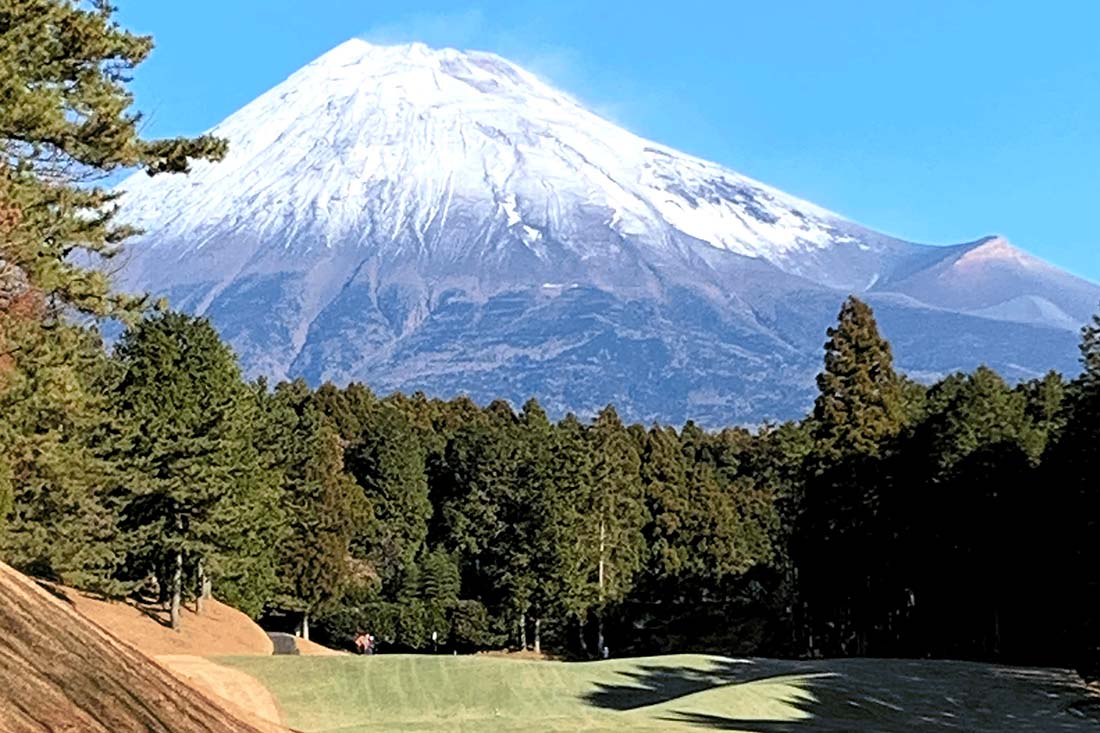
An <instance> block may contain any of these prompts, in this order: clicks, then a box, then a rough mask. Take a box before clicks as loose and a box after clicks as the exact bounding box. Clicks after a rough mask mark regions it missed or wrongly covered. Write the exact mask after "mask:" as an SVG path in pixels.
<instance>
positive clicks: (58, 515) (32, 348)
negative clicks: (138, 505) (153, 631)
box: [0, 321, 124, 595]
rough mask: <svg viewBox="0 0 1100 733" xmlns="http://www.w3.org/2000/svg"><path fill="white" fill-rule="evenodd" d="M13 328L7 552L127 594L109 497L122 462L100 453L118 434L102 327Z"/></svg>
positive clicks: (29, 567) (5, 418)
mask: <svg viewBox="0 0 1100 733" xmlns="http://www.w3.org/2000/svg"><path fill="white" fill-rule="evenodd" d="M14 325H16V327H17V328H18V331H19V334H18V340H19V343H20V344H21V347H20V352H19V368H18V369H12V370H10V371H9V372H8V373H7V374H6V375H5V385H4V386H3V388H2V389H0V419H2V421H0V454H2V455H3V459H2V460H3V461H4V463H6V464H7V465H8V466H9V468H8V469H7V470H8V471H9V473H8V474H7V475H8V480H9V481H10V482H11V483H10V484H8V486H10V490H11V492H12V493H11V499H12V500H13V501H12V505H11V506H10V507H9V508H13V511H12V512H11V514H10V516H8V522H7V528H6V531H0V553H2V555H3V557H4V559H5V560H6V561H7V562H9V563H10V564H12V565H13V566H15V567H18V568H20V569H22V570H25V571H27V572H32V573H34V574H37V575H42V576H49V577H54V578H57V579H60V580H63V581H64V582H66V583H68V584H70V585H74V586H77V587H80V588H85V589H89V590H95V591H98V592H101V593H106V594H110V595H114V594H117V593H120V592H122V591H123V590H124V587H123V586H122V585H120V584H118V583H116V582H115V581H114V578H113V576H114V573H115V570H116V569H117V566H118V564H119V562H120V561H121V557H120V556H119V546H118V539H119V538H118V528H117V516H116V512H115V507H114V506H113V500H112V497H110V496H109V494H108V491H109V489H110V487H111V485H112V483H111V482H112V476H113V467H112V466H111V464H110V462H109V461H107V460H106V459H105V457H104V455H103V454H102V452H101V450H100V445H101V444H102V442H103V440H104V439H105V437H107V435H108V433H109V421H108V418H107V413H106V407H107V403H106V394H107V393H108V391H109V389H110V379H111V377H110V374H109V370H108V365H107V363H106V361H107V360H106V355H105V354H104V352H103V348H102V345H101V344H100V342H99V338H98V334H96V333H95V332H94V331H90V330H87V329H84V328H79V327H76V326H70V325H62V324H58V325H55V326H53V327H50V328H46V327H44V326H43V325H42V324H41V323H38V322H35V321H22V322H19V323H17V324H14ZM0 470H2V469H0ZM16 477H18V481H15V478H16ZM3 481H4V477H3V476H0V483H2V482H3ZM0 488H2V487H0ZM0 500H2V497H0ZM5 514H6V512H5ZM0 524H2V522H0Z"/></svg>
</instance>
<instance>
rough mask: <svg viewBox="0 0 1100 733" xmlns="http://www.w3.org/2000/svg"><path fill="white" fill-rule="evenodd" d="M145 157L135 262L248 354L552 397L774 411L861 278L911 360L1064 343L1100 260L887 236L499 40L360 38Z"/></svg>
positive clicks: (135, 273) (695, 410)
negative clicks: (626, 119) (180, 144)
mask: <svg viewBox="0 0 1100 733" xmlns="http://www.w3.org/2000/svg"><path fill="white" fill-rule="evenodd" d="M212 132H213V133H214V134H216V135H219V136H222V137H225V138H227V139H228V140H229V142H230V149H229V154H228V155H227V157H226V159H225V160H224V161H222V162H220V163H216V164H209V163H198V164H196V166H195V169H194V171H193V172H192V173H191V174H190V175H188V176H160V177H156V178H149V177H147V176H145V175H144V174H139V175H135V176H133V177H131V178H130V179H128V180H126V181H124V182H123V183H122V184H121V186H120V188H121V189H122V190H123V191H124V192H125V194H124V196H123V198H122V206H123V219H124V220H125V221H127V222H128V223H132V224H135V225H136V226H139V227H141V228H143V229H144V230H145V234H144V235H142V236H141V237H139V238H137V239H136V240H135V241H134V243H133V244H132V245H131V247H130V252H129V258H128V262H127V265H126V269H125V272H124V275H123V280H124V282H123V283H122V284H123V285H124V286H128V287H137V288H142V289H148V290H150V291H152V292H155V293H158V294H162V295H167V296H168V297H169V298H170V300H171V301H172V303H173V305H175V306H176V307H180V308H183V309H185V310H189V311H192V312H196V313H203V314H206V315H208V316H209V317H210V318H211V319H212V320H213V322H214V323H215V325H217V326H218V327H219V328H220V329H221V331H222V333H223V335H224V336H225V337H226V338H227V339H228V340H229V341H230V342H231V343H232V344H233V346H234V347H235V348H236V349H237V351H238V353H239V354H240V355H241V358H242V361H243V363H244V365H245V367H246V370H247V371H248V372H249V373H250V374H253V375H256V374H266V375H268V376H270V377H273V378H284V377H294V376H304V377H306V378H307V379H309V380H310V381H313V382H317V381H320V380H324V379H332V380H334V381H337V382H346V381H349V380H352V379H359V380H363V381H365V382H367V383H368V384H370V385H371V386H373V387H375V388H377V389H380V390H383V391H385V390H388V389H397V388H400V389H403V390H414V389H423V390H425V391H426V392H429V393H430V394H437V395H440V396H449V395H452V394H455V393H458V392H466V393H469V394H470V395H471V396H473V397H474V398H476V399H482V400H484V399H489V398H492V397H498V396H500V397H505V398H509V399H512V400H513V401H522V400H523V399H524V398H526V397H527V396H530V395H537V396H538V397H539V398H540V399H541V400H542V401H543V402H544V403H545V404H546V405H547V407H548V409H550V410H551V411H552V412H557V413H560V412H563V411H566V410H574V411H578V412H581V413H590V412H592V411H594V410H595V409H598V407H600V406H602V405H603V404H604V403H607V402H609V401H613V402H615V403H616V404H617V405H618V406H620V408H621V409H622V411H623V412H624V414H626V415H627V416H629V417H631V418H636V419H661V420H671V421H679V420H682V419H684V418H687V417H694V418H697V419H700V420H701V421H703V422H706V423H720V422H752V421H758V420H761V419H766V418H783V417H791V416H794V415H796V414H798V413H799V412H801V411H802V410H803V409H804V408H805V407H806V406H807V405H808V403H809V401H810V399H811V395H812V390H813V379H812V378H813V375H814V373H815V371H816V370H817V365H818V363H819V350H820V344H821V342H822V339H823V333H824V329H825V327H826V325H827V324H828V323H829V322H830V321H831V320H832V318H833V317H834V316H835V312H836V310H837V308H838V307H839V304H840V301H841V300H842V299H843V297H844V296H845V295H847V294H848V293H850V292H855V293H859V294H861V295H862V296H863V297H866V298H868V299H870V300H871V301H872V302H873V303H874V304H875V306H876V308H877V309H878V311H879V313H880V320H881V321H882V322H883V325H884V330H885V331H886V335H887V336H888V337H889V338H891V339H892V340H893V341H894V342H895V343H896V346H897V348H896V351H897V358H898V361H899V363H900V366H901V367H902V368H907V369H908V370H910V371H911V372H913V373H915V374H916V375H918V376H928V377H931V376H934V375H938V374H942V373H944V372H946V371H950V370H954V369H960V368H971V367H973V366H975V365H976V364H978V363H982V362H984V363H989V364H991V365H993V366H995V367H997V368H999V369H1001V370H1003V371H1005V372H1006V373H1008V374H1009V375H1011V376H1017V377H1025V376H1030V375H1034V374H1038V373H1041V372H1042V371H1045V370H1046V369H1049V368H1052V367H1061V368H1072V364H1073V357H1074V347H1073V344H1074V339H1075V329H1076V328H1077V327H1078V325H1079V324H1080V323H1082V322H1083V321H1084V320H1085V318H1086V317H1087V315H1088V314H1089V312H1090V310H1091V308H1092V307H1093V306H1094V305H1095V303H1096V302H1097V301H1100V287H1097V286H1095V285H1093V284H1091V283H1088V282H1086V281H1083V280H1080V279H1078V278H1075V277H1073V276H1072V275H1069V274H1067V273H1064V272H1061V271H1059V270H1057V269H1055V268H1052V267H1050V266H1049V265H1046V264H1045V263H1042V262H1040V261H1038V260H1036V259H1034V258H1032V257H1030V256H1028V255H1026V254H1025V253H1023V252H1021V251H1020V250H1017V249H1015V248H1013V247H1012V246H1011V245H1010V244H1008V243H1007V242H1005V241H1004V240H1003V239H1001V238H997V237H992V238H987V239H984V240H980V241H978V242H972V243H969V244H962V245H957V246H953V247H930V246H924V245H917V244H911V243H908V242H903V241H900V240H897V239H894V238H891V237H887V236H885V235H882V234H878V233H876V232H873V231H870V230H868V229H866V228H864V227H861V226H859V225H856V224H854V223H852V222H849V221H847V220H845V219H843V218H841V217H839V216H837V215H836V214H833V213H830V212H828V211H825V210H823V209H821V208H819V207H817V206H814V205H813V204H810V203H808V202H806V201H802V200H799V199H797V198H795V197H793V196H789V195H787V194H785V193H782V192H780V191H777V190H775V189H773V188H770V187H768V186H766V185H764V184H762V183H759V182H757V181H754V180H752V179H750V178H747V177H745V176H742V175H740V174H738V173H735V172H733V171H731V170H729V169H727V168H724V167H722V166H719V165H716V164H714V163H709V162H707V161H704V160H700V159H698V158H694V157H691V156H688V155H685V154H683V153H680V152H677V151H675V150H673V149H671V148H668V147H665V146H663V145H659V144H657V143H654V142H650V141H648V140H645V139H642V138H640V137H638V136H636V135H633V134H631V133H629V132H627V131H625V130H623V129H621V128H619V127H617V126H615V125H613V124H612V123H610V122H608V121H606V120H604V119H602V118H600V117H599V116H597V115H595V114H592V113H591V112H589V111H587V110H586V109H584V108H583V107H582V106H581V105H580V104H578V103H577V102H576V101H575V100H573V99H572V98H570V97H569V96H568V95H566V94H563V93H562V92H559V91H557V90H555V89H553V88H552V87H550V86H548V85H547V84H545V83H544V82H542V81H541V80H539V79H538V78H536V77H535V76H533V75H531V74H529V73H528V72H526V71H524V70H523V69H521V68H519V67H518V66H516V65H515V64H512V63H510V62H509V61H506V60H505V59H502V58H500V57H499V56H495V55H493V54H488V53H480V52H464V51H456V50H454V49H441V50H433V49H430V48H428V47H426V46H424V45H422V44H412V45H406V46H375V45H371V44H368V43H366V42H364V41H359V40H352V41H348V42H347V43H344V44H342V45H340V46H338V47H337V48H335V49H333V50H332V51H330V52H328V53H326V54H325V55H323V56H321V57H320V58H318V59H317V60H316V61H314V62H312V63H311V64H309V65H307V66H305V67H304V68H302V69H301V70H299V71H298V72H296V73H294V74H293V75H291V76H290V77H289V78H288V79H287V80H286V81H284V82H283V83H281V84H279V85H278V86H276V87H275V88H273V89H271V90H270V91H268V92H267V93H265V94H263V95H262V96H260V97H259V98H257V99H256V100H255V101H253V102H251V103H250V104H248V105H246V106H245V107H244V108H242V109H241V110H240V111H238V112H236V113H235V114H233V115H231V116H230V117H229V118H228V119H226V120H225V121H224V122H222V123H221V124H219V125H218V126H216V127H215V128H214V129H213V130H212Z"/></svg>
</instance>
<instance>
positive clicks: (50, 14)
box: [0, 0, 225, 315]
mask: <svg viewBox="0 0 1100 733" xmlns="http://www.w3.org/2000/svg"><path fill="white" fill-rule="evenodd" d="M113 13H114V10H113V8H111V6H110V4H109V3H108V2H107V1H106V0H96V1H94V2H87V3H84V2H70V1H68V0H2V2H0V99H3V100H4V104H3V105H2V106H0V149H2V150H3V154H2V157H0V210H11V209H14V210H15V211H17V212H18V216H16V217H14V223H12V222H11V221H10V219H11V217H9V226H8V233H7V236H5V237H3V238H2V239H0V293H2V292H3V290H4V286H3V285H2V283H4V282H7V283H9V284H10V283H12V282H15V281H22V282H23V283H24V286H23V289H25V290H29V291H31V292H32V293H36V294H37V296H38V297H39V298H41V300H42V302H44V303H47V304H48V305H50V306H51V307H53V308H60V307H72V308H77V309H80V310H83V311H87V312H90V313H95V314H100V315H105V314H118V315H124V314H126V313H132V312H133V310H134V308H135V307H137V306H138V305H139V304H140V301H138V300H135V299H131V298H124V297H121V296H117V295H112V294H111V293H110V292H109V281H108V277H107V276H106V274H105V273H104V272H103V271H101V270H94V269H90V268H89V267H88V266H87V263H88V262H89V260H90V259H91V258H89V257H74V256H73V254H74V253H75V252H81V251H82V252H84V253H87V254H89V255H93V256H95V257H101V258H109V257H111V256H113V255H115V254H116V253H117V252H118V251H119V245H120V243H121V242H122V240H123V239H124V238H125V237H126V236H127V235H128V234H130V233H131V230H130V229H128V228H127V227H124V226H120V225H117V224H116V223H115V222H114V207H113V206H112V203H113V201H114V199H115V194H113V193H111V192H110V191H109V190H108V189H106V188H104V187H103V186H101V185H97V182H98V181H100V180H102V179H103V178H104V177H105V175H106V174H109V173H111V172H112V171H116V170H120V169H125V168H132V167H143V168H145V169H146V170H148V171H149V172H150V174H153V173H163V172H183V171H186V170H187V169H188V165H189V161H190V160H191V159H192V158H196V157H204V158H218V157H220V156H221V155H222V154H224V151H225V144H224V143H223V142H221V141H219V140H216V139H214V138H210V137H201V138H197V139H193V140H188V139H184V138H176V139H170V140H153V141H147V140H142V139H141V138H140V137H139V134H138V128H139V125H140V121H141V117H140V115H138V114H135V113H133V112H130V111H129V108H130V105H131V103H132V97H131V95H130V93H129V91H128V90H127V87H126V85H127V83H128V82H129V80H130V75H131V73H132V71H133V69H134V67H136V66H137V65H138V64H140V63H141V62H142V61H143V60H144V59H145V57H146V56H147V55H148V54H149V51H150V50H151V49H152V41H151V40H150V39H149V38H148V37H143V36H136V35H133V34H131V33H129V32H127V31H125V30H123V29H121V28H120V27H119V26H118V25H117V23H115V21H114V18H113ZM2 301H3V297H2V295H0V302H2Z"/></svg>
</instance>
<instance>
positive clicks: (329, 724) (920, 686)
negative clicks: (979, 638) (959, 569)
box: [215, 655, 1096, 733]
mask: <svg viewBox="0 0 1100 733" xmlns="http://www.w3.org/2000/svg"><path fill="white" fill-rule="evenodd" d="M215 661H216V662H217V663H218V664H221V665H224V666H228V667H232V668H235V669H237V670H240V671H244V672H247V673H248V674H249V675H252V676H253V677H254V678H256V679H257V680H258V681H259V682H261V683H262V684H263V685H264V686H265V687H267V688H268V689H269V690H270V691H271V693H272V694H273V695H274V697H275V699H276V701H277V703H278V705H279V707H280V708H281V711H282V716H283V722H284V723H285V724H286V725H287V726H289V727H291V728H292V729H295V730H300V731H303V733H322V732H330V733H331V732H335V731H340V732H341V733H356V732H359V731H362V732H364V733H365V732H367V731H383V730H385V731H438V730H449V731H476V732H477V733H496V732H497V731H500V732H502V733H503V732H506V731H507V732H511V731H576V730H583V731H606V732H608V733H611V732H612V731H652V732H653V733H658V732H664V731H669V732H671V731H691V730H695V731H702V730H720V731H745V732H746V733H783V732H787V731H790V732H792V733H794V732H797V731H806V732H807V733H810V732H813V733H825V732H833V731H835V732H839V731H890V732H891V733H909V732H910V731H913V732H915V731H922V732H935V731H968V732H969V733H987V732H988V733H1001V732H1003V731H1020V732H1026V731H1035V732H1036V733H1038V732H1040V731H1042V732H1044V733H1053V732H1055V731H1094V730H1096V719H1095V717H1091V716H1092V715H1093V714H1094V713H1093V712H1091V711H1090V709H1089V708H1090V703H1089V702H1088V700H1089V698H1088V697H1087V696H1086V689H1085V688H1084V686H1083V685H1082V683H1081V682H1080V679H1079V678H1077V676H1076V675H1073V674H1070V673H1068V672H1067V673H1062V672H1059V671H1056V670H1041V671H1038V670H1036V671H1031V670H1021V669H1014V668H1008V667H997V666H991V665H985V664H971V663H966V662H945V661H901V660H866V659H852V660H833V661H823V662H787V661H774V660H735V659H728V658H723V657H713V656H700V655H676V656H666V657H654V658H643V659H629V660H610V661H603V662H586V663H566V662H547V661H528V660H513V659H504V658H493V657H484V656H479V657H451V656H415V655H409V656H401V655H395V656H378V657H354V656H329V657H272V656H268V657H260V656H248V657H226V658H218V659H217V660H215ZM1092 704H1095V703H1092Z"/></svg>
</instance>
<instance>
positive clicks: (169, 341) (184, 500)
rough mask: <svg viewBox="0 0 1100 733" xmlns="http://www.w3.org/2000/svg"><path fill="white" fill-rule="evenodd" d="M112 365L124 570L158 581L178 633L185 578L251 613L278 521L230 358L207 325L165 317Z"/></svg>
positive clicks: (270, 584) (250, 406) (266, 590)
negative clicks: (115, 368)
mask: <svg viewBox="0 0 1100 733" xmlns="http://www.w3.org/2000/svg"><path fill="white" fill-rule="evenodd" d="M116 357H117V359H118V361H119V365H120V368H121V369H122V372H123V373H122V377H121V379H120V382H119V385H118V387H117V389H116V391H115V394H114V404H115V408H116V411H117V414H118V419H119V422H120V425H121V429H120V435H119V437H118V439H117V444H116V451H117V453H116V460H117V461H118V462H119V463H120V465H121V466H122V468H123V470H124V471H125V475H124V484H123V487H124V490H125V497H126V505H125V506H124V508H123V522H124V525H125V527H126V529H127V530H128V532H129V533H130V538H131V539H130V542H131V547H130V560H129V563H128V564H129V569H130V570H131V571H142V572H149V573H152V574H153V575H155V576H156V578H157V579H158V581H159V583H160V586H161V588H162V590H163V592H164V593H165V595H166V596H167V600H168V601H169V608H170V615H171V620H172V626H173V628H178V626H179V607H180V602H181V599H182V597H183V595H184V593H185V592H186V587H185V582H186V580H187V578H192V577H194V578H196V579H197V581H198V584H199V586H200V587H202V586H205V585H206V583H205V577H203V576H209V577H210V578H212V579H213V580H214V581H218V580H219V579H220V580H224V581H225V582H226V585H227V586H228V587H229V588H231V589H232V591H233V593H234V595H235V596H236V598H235V600H237V601H238V602H241V601H245V602H247V603H249V604H250V605H251V606H252V608H251V609H250V610H252V611H254V612H255V611H258V610H259V606H260V605H262V602H263V601H264V600H265V599H266V598H268V597H270V595H271V593H272V592H273V591H274V584H275V577H274V572H275V553H276V544H277V543H276V541H275V540H276V538H277V537H278V535H277V531H278V528H279V527H281V526H282V524H283V521H282V517H281V509H280V506H279V504H278V498H279V495H278V492H277V490H276V489H275V488H274V487H272V486H270V485H269V484H267V483H266V482H265V480H264V479H265V474H264V472H263V470H262V467H261V465H260V460H259V456H258V454H257V452H256V449H255V447H254V445H253V442H252V433H251V425H252V424H253V422H254V420H255V414H254V401H253V400H252V399H251V397H250V394H249V391H248V388H247V387H246V386H245V385H244V384H243V383H242V382H241V380H240V375H239V372H238V369H237V365H236V360H235V358H234V356H233V353H232V352H231V351H230V350H229V349H228V347H226V346H225V344H223V343H222V342H221V340H220V339H219V338H218V335H217V332H216V331H214V329H213V327H212V326H211V325H210V324H209V322H207V321H205V320H203V319H198V318H192V317H189V316H185V315H180V314H176V313H166V314H164V315H162V316H158V317H155V318H150V319H146V320H144V321H141V322H140V323H138V324H137V325H136V326H134V327H133V328H131V329H130V330H128V331H127V332H126V333H125V334H124V335H123V337H122V340H121V342H120V343H119V345H118V347H117V349H116Z"/></svg>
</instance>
